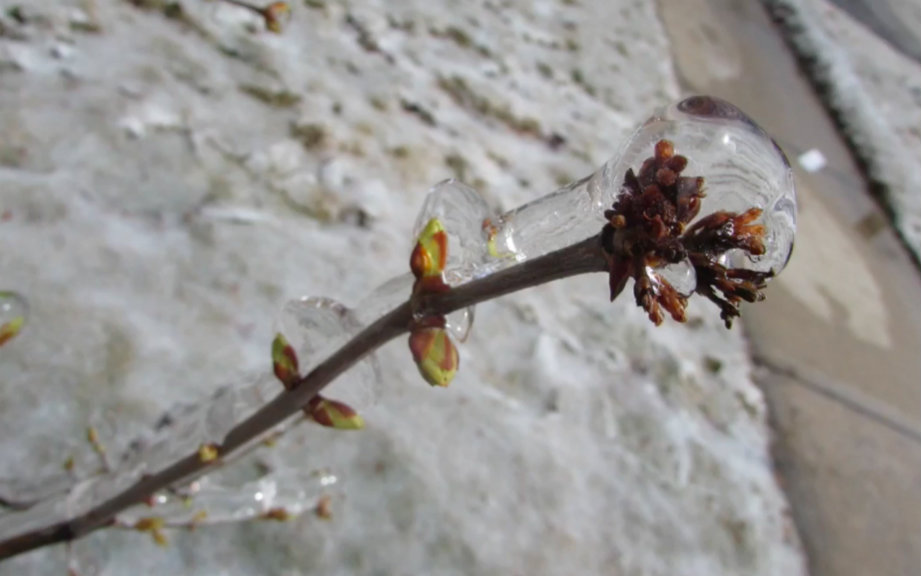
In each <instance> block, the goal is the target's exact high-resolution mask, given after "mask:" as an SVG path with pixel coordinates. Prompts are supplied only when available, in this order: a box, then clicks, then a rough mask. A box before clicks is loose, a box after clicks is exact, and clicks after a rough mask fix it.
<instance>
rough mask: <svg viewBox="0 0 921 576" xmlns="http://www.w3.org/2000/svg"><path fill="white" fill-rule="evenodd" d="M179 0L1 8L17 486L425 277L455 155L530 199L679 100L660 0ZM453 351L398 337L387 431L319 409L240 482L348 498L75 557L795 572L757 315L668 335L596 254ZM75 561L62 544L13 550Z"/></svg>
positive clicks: (0, 253) (197, 567) (2, 361)
mask: <svg viewBox="0 0 921 576" xmlns="http://www.w3.org/2000/svg"><path fill="white" fill-rule="evenodd" d="M17 4H19V5H20V9H19V10H18V11H16V12H15V13H14V12H10V11H9V10H10V9H11V8H12V7H13V6H14V5H17ZM180 4H181V7H182V9H181V11H177V10H176V9H175V6H173V7H172V8H170V7H169V5H167V4H165V3H160V2H133V3H132V2H126V1H119V0H106V1H102V0H97V1H92V0H71V1H67V2H59V1H52V0H45V1H36V2H29V3H15V2H10V1H4V2H2V3H0V5H2V7H3V10H4V16H3V19H2V28H0V30H2V34H0V134H2V138H0V203H2V206H0V213H3V214H5V216H4V218H3V219H2V222H0V246H2V250H0V283H2V288H3V289H12V290H17V291H19V292H21V293H23V294H25V295H26V296H27V297H28V299H29V301H30V305H31V311H32V313H31V316H30V321H29V325H28V326H27V328H26V329H25V330H24V332H23V333H22V334H21V335H20V336H19V337H17V338H16V339H15V340H13V341H12V342H11V343H9V344H7V345H6V346H4V347H3V348H0V463H2V464H0V475H2V477H3V483H2V486H3V487H4V488H5V489H7V490H11V489H15V488H16V487H17V486H19V487H20V488H21V487H22V484H21V483H19V484H17V483H16V482H15V480H16V479H19V480H22V479H26V480H27V481H31V483H32V484H39V483H40V482H41V480H40V479H42V478H48V477H51V476H55V475H57V476H60V475H61V470H62V469H63V467H64V465H65V462H66V461H67V459H68V458H70V457H74V462H75V463H74V470H75V473H76V474H78V475H80V474H87V473H90V472H91V471H92V470H93V469H94V467H95V455H94V454H93V453H92V450H91V448H90V446H89V445H88V443H87V442H86V441H85V439H84V437H85V430H86V427H87V425H88V424H89V423H92V422H97V423H98V422H100V421H101V422H104V423H107V424H108V426H100V429H101V430H103V431H104V432H106V434H104V435H103V438H102V440H103V441H104V442H108V443H109V445H110V446H116V447H118V446H121V445H124V444H125V443H127V441H128V440H127V439H128V438H131V437H132V436H133V434H136V433H138V432H140V431H143V430H146V429H149V428H150V427H151V426H152V425H153V424H154V423H155V422H156V421H157V420H158V419H159V418H160V416H161V415H162V414H163V413H164V411H166V410H168V409H169V408H170V407H171V406H173V405H174V404H175V403H177V402H189V401H195V400H201V399H204V398H207V397H208V396H209V395H210V394H213V393H214V392H215V390H217V389H218V387H220V386H226V385H231V386H238V385H241V384H243V383H246V382H249V381H251V380H252V379H253V378H255V377H256V375H258V374H261V373H264V372H265V371H266V369H267V364H268V343H269V342H270V340H271V335H272V330H273V319H274V317H275V316H276V315H277V313H278V311H279V310H280V309H281V308H282V306H283V305H284V303H285V302H286V301H287V300H288V299H291V298H296V297H299V296H301V295H303V294H322V295H330V296H333V297H335V298H338V299H340V300H342V301H344V302H356V301H357V300H358V299H359V298H361V297H362V296H363V295H364V294H365V293H367V292H368V291H369V290H371V289H372V288H373V287H374V286H375V285H376V284H378V283H380V282H382V281H384V280H385V279H387V278H388V277H390V276H393V275H396V274H399V273H402V272H403V271H404V270H405V266H406V259H407V254H408V250H409V246H410V241H409V238H408V236H409V231H410V229H411V226H412V224H413V221H414V219H415V211H416V210H417V207H418V206H420V205H421V202H422V199H423V197H424V194H425V192H426V190H427V188H428V186H430V185H431V184H433V183H435V182H437V181H439V180H441V179H443V178H445V177H449V176H457V177H459V178H461V179H463V180H465V181H467V182H469V183H471V184H473V185H475V186H476V187H477V188H479V189H481V190H482V191H483V193H484V195H485V196H486V198H487V200H488V202H489V203H490V204H491V205H492V206H494V207H496V208H497V209H507V208H510V207H513V206H515V205H518V204H520V203H522V202H525V201H527V200H530V199H533V198H536V197H538V196H540V195H542V194H544V193H546V192H548V191H550V190H552V189H554V188H555V187H556V186H557V185H559V184H560V183H562V182H565V181H567V180H570V179H572V178H574V177H578V176H581V175H583V174H586V173H588V172H590V171H591V170H593V169H594V168H595V167H596V166H598V165H600V164H601V163H602V162H603V161H604V160H606V158H607V157H608V156H609V155H610V154H612V153H613V152H614V151H615V150H616V149H617V145H618V142H619V141H620V140H621V139H622V138H624V137H625V136H626V135H627V134H628V133H629V131H630V130H631V128H632V127H633V126H634V125H635V124H636V123H638V122H640V121H642V120H643V119H644V118H645V116H646V115H647V114H648V113H649V111H650V110H651V109H652V108H653V107H654V106H657V105H661V104H664V103H666V102H669V101H671V100H673V99H675V98H676V97H677V96H678V93H679V91H678V84H677V81H676V78H675V77H674V73H673V62H672V59H671V56H670V52H669V44H668V40H667V38H666V37H665V35H664V32H663V28H662V26H661V24H660V21H659V20H658V18H657V15H656V12H655V6H654V5H653V4H652V3H650V2H646V1H640V0H622V1H617V2H612V1H598V2H588V1H585V2H579V3H573V2H506V3H501V4H499V3H493V2H488V1H487V2H472V3H460V4H454V3H452V4H451V5H450V7H448V3H431V2H424V1H422V0H419V1H412V0H407V1H403V2H386V3H384V2H375V1H371V0H368V1H361V2H350V3H349V4H348V5H346V4H343V3H338V2H313V1H311V2H307V3H296V4H294V12H293V16H292V19H291V21H290V22H289V23H288V25H287V26H286V29H285V32H284V34H282V35H278V36H276V35H271V34H268V33H266V32H265V31H263V30H262V27H261V22H260V21H259V20H258V19H257V18H255V17H254V16H253V15H252V14H250V13H248V12H246V11H244V10H241V9H238V8H234V7H232V6H228V5H225V4H223V3H217V2H197V1H192V0H188V1H183V2H181V3H180ZM164 6H166V7H167V8H169V9H168V10H166V11H164ZM462 355H463V359H462V369H461V372H460V373H459V375H458V377H457V379H456V380H455V382H454V383H453V385H452V386H451V388H450V389H448V390H430V389H428V387H427V386H426V385H425V384H424V383H423V382H421V380H420V379H419V377H418V375H417V374H416V371H415V367H414V366H413V365H412V362H411V361H410V359H409V355H408V352H407V351H406V350H405V346H404V343H402V342H399V343H395V344H393V345H390V346H388V347H386V348H385V349H384V350H382V351H381V353H380V360H381V366H382V383H383V395H382V396H383V397H382V400H381V402H380V404H379V405H378V406H377V407H375V408H368V409H367V410H364V411H363V415H364V416H365V418H366V420H367V422H368V427H367V429H366V430H365V431H363V432H362V433H358V434H342V433H340V434H335V433H330V432H328V431H325V430H319V429H318V428H316V427H309V426H307V427H301V428H299V429H298V430H297V431H296V432H294V433H292V434H291V435H289V436H287V437H286V438H285V440H283V441H282V442H281V443H279V444H278V445H277V446H275V447H274V448H272V449H266V450H263V451H260V452H258V453H256V454H255V455H254V457H253V458H251V459H250V461H249V464H248V465H244V466H243V467H242V469H243V471H244V472H240V473H238V474H237V475H236V476H233V475H231V476H230V477H229V478H227V479H226V481H227V482H228V483H231V482H244V481H249V480H252V476H253V475H256V474H258V473H265V472H266V469H278V468H285V467H288V468H290V467H298V468H307V469H314V470H331V471H333V472H334V473H335V475H336V476H338V477H339V478H340V481H339V482H338V483H337V484H336V485H335V486H334V487H333V488H332V490H331V491H330V495H331V496H332V497H333V500H332V504H331V508H332V518H330V519H328V520H323V519H320V518H318V517H317V516H316V515H314V514H306V515H304V516H301V517H300V518H298V519H297V520H294V521H291V522H287V523H274V522H249V523H238V524H227V525H223V526H215V527H203V528H201V529H198V530H196V531H194V532H185V531H179V530H175V531H169V532H168V537H169V538H170V539H171V544H170V545H169V546H168V547H166V548H159V547H157V546H156V545H155V544H154V543H153V542H152V540H151V538H150V537H149V535H145V534H137V533H133V532H128V531H118V530H109V531H103V532H100V533H97V534H95V535H93V536H91V537H89V538H88V539H86V540H85V541H82V542H80V543H78V544H77V545H76V546H75V547H74V551H73V555H72V558H71V560H73V561H74V562H76V564H77V566H78V568H79V571H80V573H81V574H125V573H149V574H180V573H181V574H218V573H221V574H264V573H271V574H292V575H293V574H423V573H424V574H484V573H485V574H495V573H500V574H663V575H664V574H668V575H672V574H708V575H718V574H743V573H744V574H785V575H786V574H801V573H803V570H804V565H803V561H802V554H801V551H800V548H799V544H798V539H797V536H796V533H795V530H794V529H793V526H792V523H791V521H790V517H789V512H788V507H787V504H786V501H785V498H784V495H783V494H782V493H781V491H780V489H779V487H778V485H777V483H776V480H775V477H774V473H773V469H772V462H771V459H770V455H769V452H768V437H769V433H768V428H767V425H766V409H765V405H764V400H763V397H762V395H761V393H760V392H759V390H758V389H757V388H756V387H755V386H754V384H753V383H752V380H751V364H750V362H749V358H748V352H747V349H746V344H745V341H744V340H743V338H742V337H741V335H740V332H739V331H738V330H734V331H732V332H726V331H725V330H724V329H723V328H722V327H721V323H720V322H719V319H718V318H717V315H716V313H715V311H714V310H713V309H711V308H709V307H705V306H704V305H695V306H694V307H692V310H691V322H689V324H688V325H685V326H676V325H667V326H664V327H662V328H659V329H654V328H653V327H652V326H651V325H650V324H649V323H648V322H647V321H646V320H645V318H644V316H643V314H642V313H641V311H639V310H637V309H635V307H634V306H633V305H632V303H631V302H628V301H627V300H626V299H622V300H621V301H618V302H616V303H614V304H613V305H610V304H608V303H607V302H606V286H605V282H604V279H603V277H597V278H582V279H575V280H570V281H566V282H561V283H558V284H556V285H551V286H546V287H542V288H539V289H534V290H530V291H528V292H526V293H523V294H519V295H515V296H512V297H509V298H505V299H502V300H499V301H497V302H492V303H489V304H486V305H482V306H480V307H479V309H478V311H477V321H476V325H475V327H474V332H473V334H472V335H471V338H470V340H469V341H468V343H467V344H466V345H465V346H464V347H463V349H462ZM332 390H333V391H335V387H333V389H332ZM244 464H245V463H244ZM324 474H326V473H324ZM33 487H34V486H33ZM7 496H9V494H7ZM13 496H15V494H13ZM17 518H19V517H18V516H9V515H7V516H4V517H0V524H2V526H3V527H4V530H7V529H9V528H10V526H14V525H16V523H17V521H18V520H17ZM65 562H66V555H65V550H64V548H63V547H58V548H55V549H49V550H42V551H38V552H35V553H32V554H29V555H27V556H24V557H22V558H18V559H15V560H13V561H11V562H8V563H4V564H3V565H0V573H2V574H17V575H19V574H61V573H64V572H65Z"/></svg>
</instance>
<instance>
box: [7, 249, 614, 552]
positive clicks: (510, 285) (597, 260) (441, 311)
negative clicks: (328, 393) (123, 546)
mask: <svg viewBox="0 0 921 576" xmlns="http://www.w3.org/2000/svg"><path fill="white" fill-rule="evenodd" d="M607 269H608V263H607V260H606V257H605V254H604V252H603V249H602V247H601V239H600V235H599V236H593V237H592V238H588V239H586V240H584V241H582V242H580V243H578V244H573V245H571V246H568V247H566V248H562V249H560V250H557V251H556V252H551V253H549V254H546V255H544V256H540V257H538V258H535V259H533V260H529V261H526V262H524V263H522V264H517V265H514V266H511V267H509V268H506V269H505V270H501V271H499V272H496V273H494V274H491V275H489V276H486V277H484V278H481V279H478V280H473V281H471V282H468V283H466V284H463V285H460V286H457V287H455V288H453V289H451V290H449V291H447V292H443V293H437V294H423V295H420V296H419V297H417V298H416V299H413V300H409V301H407V302H404V303H403V304H401V305H400V306H398V307H396V308H395V309H393V310H391V311H390V312H388V313H387V314H385V315H384V316H382V317H381V318H379V319H378V320H377V321H376V322H374V323H373V324H371V325H370V326H368V327H367V328H365V329H364V330H362V331H361V332H360V333H358V334H357V335H356V336H355V337H354V338H352V339H351V340H350V341H349V342H347V343H346V344H345V345H343V346H342V347H341V348H340V349H339V350H337V351H336V352H335V353H334V354H333V355H331V356H330V357H329V358H327V359H326V360H325V361H324V362H322V363H321V364H320V365H318V366H317V367H316V368H314V369H313V370H312V371H311V372H310V373H309V374H307V375H306V376H304V377H303V378H302V379H301V380H300V382H298V384H297V385H296V386H294V387H292V388H291V389H290V390H287V391H285V392H282V393H281V394H279V395H278V396H276V397H275V398H274V399H273V400H271V401H270V402H269V403H268V404H266V405H265V406H263V407H262V408H260V409H259V410H258V411H257V412H256V413H254V414H253V415H252V416H250V417H249V418H247V419H246V420H244V421H243V422H241V423H239V424H237V425H236V426H235V427H234V428H233V429H232V430H230V432H228V433H227V435H226V436H225V437H224V440H223V441H222V442H221V443H220V444H219V445H214V447H215V449H216V450H217V452H218V454H219V457H218V458H216V459H213V460H208V461H205V460H204V459H202V458H201V457H200V455H199V453H198V452H197V451H196V452H195V453H192V454H190V455H188V456H186V457H185V458H182V459H181V460H179V461H177V462H175V463H174V464H172V465H170V466H168V467H166V468H165V469H163V470H161V471H160V472H157V473H156V474H152V475H148V476H145V477H143V478H141V479H140V480H139V481H138V482H137V483H135V484H134V485H133V486H131V487H129V488H127V489H125V490H124V491H123V492H121V493H119V494H117V495H116V496H114V497H112V498H110V499H109V500H107V501H105V502H103V503H101V504H99V505H98V506H95V507H94V508H92V509H91V510H89V511H87V512H85V513H83V514H80V515H78V516H76V517H74V518H71V519H69V520H65V521H62V522H58V523H56V524H52V525H50V526H46V527H44V528H39V529H35V530H30V531H28V532H25V533H23V534H20V535H18V536H14V537H12V538H8V539H6V540H4V541H2V542H0V560H2V559H6V558H10V557H12V556H16V555H18V554H22V553H24V552H28V551H30V550H34V549H36V548H41V547H43V546H48V545H51V544H56V543H60V542H69V541H72V540H75V539H77V538H80V537H83V536H86V535H87V534H89V533H91V532H93V531H95V530H98V529H99V528H103V527H105V526H110V525H112V524H113V523H114V522H115V518H116V515H117V514H119V513H120V512H122V511H123V510H125V509H126V508H128V507H130V506H133V505H135V504H140V503H142V502H145V501H146V500H147V499H148V498H149V497H151V496H153V495H154V494H156V493H157V492H159V491H162V490H166V489H168V488H170V487H172V486H174V485H176V484H177V483H180V482H182V481H189V480H191V479H193V478H195V477H198V476H201V475H203V474H206V473H207V472H209V471H211V470H212V469H214V468H215V467H217V466H219V465H220V464H221V462H222V460H223V459H224V458H226V457H228V456H230V455H231V453H233V452H234V451H236V450H238V449H240V448H242V447H244V446H247V445H250V444H251V443H252V442H254V441H258V440H259V439H260V438H261V437H262V435H263V434H265V433H266V432H268V431H269V430H271V429H272V428H273V427H275V426H277V425H278V424H280V423H281V422H283V421H284V420H285V419H287V418H289V417H290V416H292V415H294V414H297V413H298V412H300V410H301V409H302V408H303V407H304V406H306V405H307V403H308V402H309V401H310V400H311V399H312V398H313V397H314V396H315V395H316V394H317V393H318V392H320V390H322V389H323V388H324V387H325V386H327V385H328V384H329V383H330V382H332V381H333V380H334V379H336V378H337V377H338V376H339V375H341V374H342V373H343V372H345V371H346V370H348V369H349V368H351V367H352V366H354V365H355V364H356V363H357V362H358V361H360V360H361V359H362V358H363V357H364V356H365V355H367V354H369V353H371V352H373V351H374V350H375V349H377V348H378V347H379V346H381V345H382V344H384V343H386V342H388V341H390V340H392V339H393V338H396V337H397V336H400V335H401V334H405V333H407V332H409V329H410V326H411V324H412V322H413V320H414V318H415V319H418V318H419V317H420V316H443V315H445V314H448V313H450V312H453V311H455V310H460V309H462V308H466V307H468V306H472V305H474V304H477V303H479V302H483V301H486V300H491V299H493V298H497V297H499V296H503V295H505V294H509V293H512V292H516V291H518V290H523V289H525V288H530V287H532V286H537V285H540V284H544V283H547V282H552V281H554V280H559V279H562V278H566V277H569V276H576V275H579V274H586V273H589V272H605V271H607Z"/></svg>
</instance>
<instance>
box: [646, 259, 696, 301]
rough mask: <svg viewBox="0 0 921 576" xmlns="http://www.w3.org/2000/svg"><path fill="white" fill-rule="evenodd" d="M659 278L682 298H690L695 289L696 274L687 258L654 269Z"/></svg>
mask: <svg viewBox="0 0 921 576" xmlns="http://www.w3.org/2000/svg"><path fill="white" fill-rule="evenodd" d="M656 274H658V275H659V277H660V278H662V279H663V280H665V281H666V282H668V283H669V284H671V285H672V288H674V289H675V290H677V291H678V293H679V294H681V295H682V296H690V295H691V293H692V292H694V288H696V287H697V273H696V272H695V271H694V266H693V265H692V264H691V261H690V260H689V259H687V258H685V259H684V260H682V261H680V262H676V263H674V264H666V265H665V266H661V267H659V268H657V269H656Z"/></svg>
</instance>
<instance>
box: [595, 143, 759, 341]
mask: <svg viewBox="0 0 921 576" xmlns="http://www.w3.org/2000/svg"><path fill="white" fill-rule="evenodd" d="M687 165H688V160H687V158H686V157H684V156H682V155H680V154H675V149H674V146H673V144H672V143H671V142H670V141H668V140H664V139H663V140H659V141H658V142H657V143H656V145H655V152H654V155H653V156H652V157H650V158H647V159H646V160H645V161H644V162H643V164H642V166H641V167H640V169H639V172H638V173H634V171H633V169H632V168H631V169H629V170H627V173H626V175H625V176H624V181H623V185H622V187H621V194H620V195H619V196H618V197H617V200H616V201H615V202H614V204H613V206H612V207H611V209H610V210H607V211H605V213H604V217H605V219H606V220H607V223H606V224H605V226H604V229H603V230H602V235H601V242H602V246H603V248H604V251H605V254H606V256H607V259H608V266H609V270H608V271H609V281H610V290H611V300H613V299H614V298H616V297H617V296H618V295H619V294H620V293H621V291H623V289H624V287H625V286H626V283H627V279H628V278H631V277H632V278H633V279H634V288H633V292H634V296H635V298H636V302H637V304H638V305H639V306H641V307H642V308H643V309H644V310H646V313H647V314H648V315H649V319H650V320H652V321H653V322H654V323H655V324H657V325H658V324H661V323H662V320H663V319H664V312H668V313H669V314H670V315H671V316H672V318H674V319H675V320H677V321H679V322H683V321H685V320H686V318H687V317H686V313H685V309H686V306H687V295H685V294H682V293H681V292H679V291H678V290H677V289H676V288H675V287H674V286H673V285H672V284H671V283H670V282H669V281H668V280H666V279H665V278H664V277H663V276H662V274H661V273H660V272H658V271H657V270H659V269H661V268H662V267H664V266H667V265H670V264H679V263H682V262H690V265H691V266H693V268H694V272H695V273H696V278H697V285H696V287H695V289H694V291H695V292H697V293H699V294H701V295H703V296H706V297H707V298H709V299H710V300H712V301H713V302H715V303H716V304H717V305H718V306H719V307H720V309H721V317H722V319H723V321H724V322H725V323H726V326H727V327H729V326H731V325H732V320H733V318H735V317H737V316H738V315H739V303H740V302H741V301H742V300H746V301H749V302H754V301H757V300H760V299H762V298H763V296H762V294H761V289H762V288H764V285H765V282H766V280H767V279H768V278H769V277H770V276H771V273H770V272H757V271H753V270H746V269H738V268H731V267H728V266H727V265H726V264H725V260H726V258H725V256H726V254H727V252H729V251H730V250H742V251H744V252H747V253H748V254H750V255H752V256H757V255H761V254H764V251H765V246H764V232H765V231H764V227H763V226H761V225H758V224H755V223H754V221H755V220H757V219H758V218H759V217H760V216H761V210H760V209H758V208H752V209H750V210H748V211H746V212H744V213H742V214H735V213H731V212H726V211H720V212H715V213H713V214H710V215H708V216H705V217H704V218H701V219H700V220H698V221H697V222H695V223H694V224H693V225H691V224H690V223H691V222H692V221H693V220H694V219H695V218H696V217H697V215H698V214H699V212H700V208H701V202H702V199H703V198H704V197H705V196H706V194H705V190H704V179H703V177H700V176H697V177H692V176H684V175H682V172H684V170H685V168H686V167H687ZM663 311H664V312H663Z"/></svg>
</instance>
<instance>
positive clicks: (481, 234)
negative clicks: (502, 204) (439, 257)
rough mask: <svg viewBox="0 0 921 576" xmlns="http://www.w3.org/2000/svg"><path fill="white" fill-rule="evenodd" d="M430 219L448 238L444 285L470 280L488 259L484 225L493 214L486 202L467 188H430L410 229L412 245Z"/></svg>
mask: <svg viewBox="0 0 921 576" xmlns="http://www.w3.org/2000/svg"><path fill="white" fill-rule="evenodd" d="M432 218H437V219H438V220H439V221H441V224H442V226H444V229H445V232H446V233H447V235H448V258H447V263H446V265H445V282H447V283H448V284H450V285H457V284H461V283H463V282H466V281H468V280H470V279H471V278H473V277H474V276H475V275H476V272H477V270H478V269H479V268H481V267H482V266H483V264H484V263H485V262H486V261H487V258H488V247H487V239H488V238H487V234H486V230H485V228H484V226H485V225H486V223H487V222H490V221H491V219H492V218H493V214H492V212H491V211H490V209H489V206H488V205H487V204H486V201H485V200H483V197H482V196H480V193H479V192H477V191H476V190H474V189H473V188H471V187H470V186H467V185H466V184H462V183H461V182H458V181H456V180H445V181H444V182H440V183H439V184H436V185H435V186H433V187H432V189H431V190H429V193H428V195H427V196H426V197H425V202H424V203H423V204H422V209H421V210H420V211H419V216H418V217H416V224H415V226H413V237H412V241H413V243H415V241H416V239H417V238H418V237H419V234H420V233H421V232H422V229H423V228H425V225H426V224H427V223H428V221H429V220H431V219H432Z"/></svg>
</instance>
